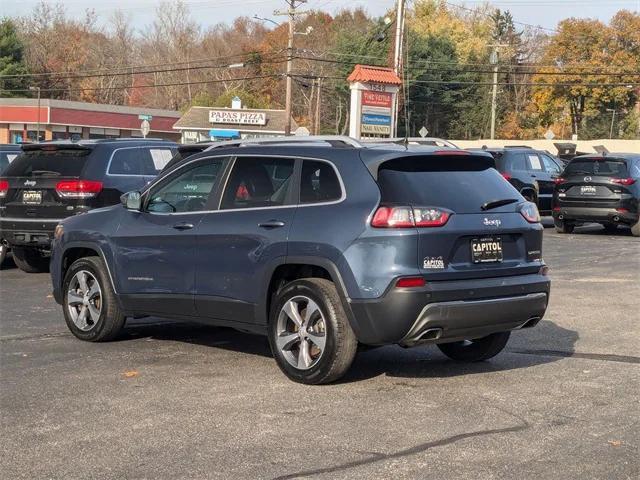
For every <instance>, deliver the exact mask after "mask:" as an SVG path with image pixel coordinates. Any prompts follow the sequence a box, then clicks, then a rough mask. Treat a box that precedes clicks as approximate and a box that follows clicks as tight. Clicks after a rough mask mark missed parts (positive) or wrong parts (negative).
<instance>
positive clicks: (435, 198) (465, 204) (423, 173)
mask: <svg viewBox="0 0 640 480" xmlns="http://www.w3.org/2000/svg"><path fill="white" fill-rule="evenodd" d="M478 160H479V159H476V158H473V157H467V158H465V157H462V156H460V157H453V156H452V157H449V158H447V157H446V156H433V157H405V158H401V159H396V160H391V161H388V162H385V163H383V164H382V165H381V166H380V167H379V169H378V185H379V186H380V191H381V193H382V202H383V203H388V204H399V205H411V206H420V207H442V208H447V209H450V210H453V211H454V212H456V213H480V212H482V209H481V208H480V207H481V205H483V204H484V203H486V202H490V201H493V200H503V199H509V198H519V196H520V195H519V193H518V192H517V190H516V189H515V188H513V187H512V186H511V184H510V183H509V182H507V181H506V180H505V179H504V178H503V177H502V175H500V173H498V171H497V170H495V169H494V168H490V167H487V165H486V160H484V159H481V160H480V161H478ZM501 209H503V211H513V205H506V206H504V207H499V208H496V209H495V210H494V211H500V210H501Z"/></svg>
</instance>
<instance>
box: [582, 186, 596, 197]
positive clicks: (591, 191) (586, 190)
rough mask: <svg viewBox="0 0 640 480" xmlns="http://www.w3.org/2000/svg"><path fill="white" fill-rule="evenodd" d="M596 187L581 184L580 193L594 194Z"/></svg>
mask: <svg viewBox="0 0 640 480" xmlns="http://www.w3.org/2000/svg"><path fill="white" fill-rule="evenodd" d="M595 194H596V187H594V186H593V185H583V186H581V187H580V195H595Z"/></svg>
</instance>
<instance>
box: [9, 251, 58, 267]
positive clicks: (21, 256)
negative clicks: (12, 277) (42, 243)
mask: <svg viewBox="0 0 640 480" xmlns="http://www.w3.org/2000/svg"><path fill="white" fill-rule="evenodd" d="M11 251H12V253H13V261H14V262H15V264H16V266H17V267H18V268H19V269H20V270H22V271H23V272H26V273H44V272H48V271H49V258H48V257H45V256H43V255H42V254H41V253H40V252H39V251H38V250H36V249H35V248H24V247H13V248H12V250H11Z"/></svg>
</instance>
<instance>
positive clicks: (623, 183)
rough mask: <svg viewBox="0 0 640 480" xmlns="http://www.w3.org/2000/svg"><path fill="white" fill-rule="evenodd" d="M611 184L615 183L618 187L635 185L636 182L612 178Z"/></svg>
mask: <svg viewBox="0 0 640 480" xmlns="http://www.w3.org/2000/svg"><path fill="white" fill-rule="evenodd" d="M611 182H613V183H617V184H618V185H625V186H629V185H633V184H634V183H636V180H635V178H612V179H611Z"/></svg>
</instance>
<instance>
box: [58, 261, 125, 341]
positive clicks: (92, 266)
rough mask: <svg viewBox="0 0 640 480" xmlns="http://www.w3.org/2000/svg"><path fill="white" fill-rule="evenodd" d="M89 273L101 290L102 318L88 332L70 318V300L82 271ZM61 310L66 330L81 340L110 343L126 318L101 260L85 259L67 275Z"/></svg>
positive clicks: (74, 263)
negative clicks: (70, 290)
mask: <svg viewBox="0 0 640 480" xmlns="http://www.w3.org/2000/svg"><path fill="white" fill-rule="evenodd" d="M83 270H84V271H88V272H89V273H90V274H92V275H93V277H94V278H95V279H96V280H97V282H98V284H99V286H100V291H101V296H100V298H101V308H100V316H99V319H98V321H97V322H94V324H93V326H92V327H91V328H90V329H89V330H88V331H85V330H82V329H80V328H78V326H76V324H75V323H74V321H73V318H72V317H71V312H70V311H69V308H68V306H67V305H68V304H67V300H68V295H69V285H70V283H71V281H72V279H73V277H74V276H75V275H76V273H78V272H80V271H83ZM62 292H63V299H62V309H63V312H64V319H65V321H66V322H67V327H68V328H69V330H71V333H73V335H74V336H75V337H77V338H79V339H80V340H84V341H87V342H108V341H110V340H113V339H115V338H116V337H117V336H118V334H119V333H120V332H121V330H122V328H123V327H124V324H125V320H126V317H125V316H124V314H123V313H122V310H121V309H120V306H119V305H118V301H117V299H116V296H115V293H114V291H113V287H112V285H111V280H110V278H109V274H108V272H107V269H106V267H105V265H104V263H103V261H102V260H101V259H100V258H99V257H84V258H80V259H78V260H76V261H75V262H73V264H72V265H71V267H69V270H67V273H66V274H65V276H64V281H63V284H62Z"/></svg>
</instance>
